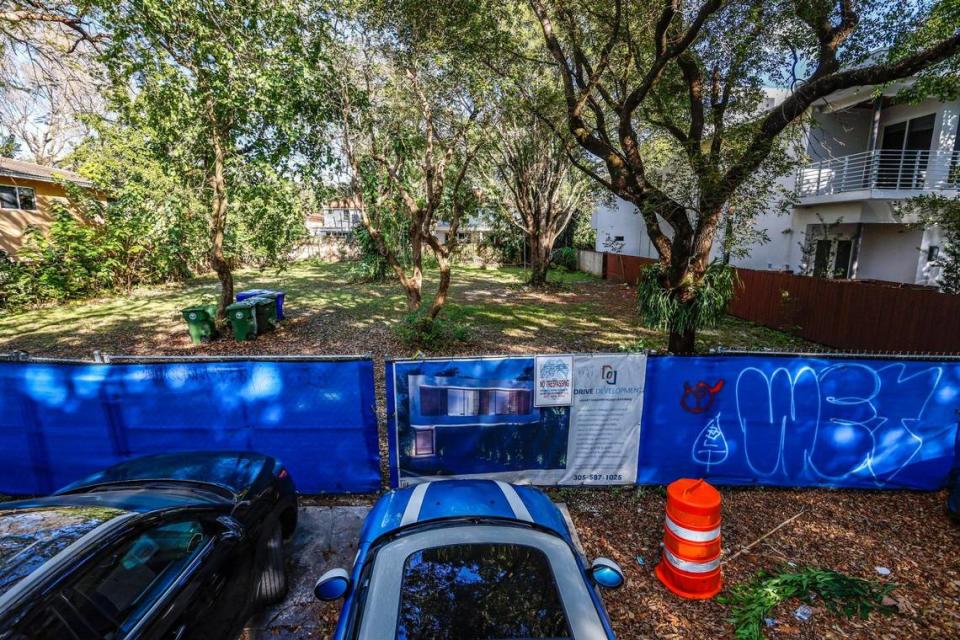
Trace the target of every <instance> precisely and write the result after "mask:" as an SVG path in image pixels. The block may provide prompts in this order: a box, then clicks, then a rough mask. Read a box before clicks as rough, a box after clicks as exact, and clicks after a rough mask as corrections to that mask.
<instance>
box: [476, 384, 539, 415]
mask: <svg viewBox="0 0 960 640" xmlns="http://www.w3.org/2000/svg"><path fill="white" fill-rule="evenodd" d="M529 412H530V391H528V390H527V389H484V390H483V391H482V392H481V394H480V414H481V415H485V416H519V415H523V414H525V413H529Z"/></svg>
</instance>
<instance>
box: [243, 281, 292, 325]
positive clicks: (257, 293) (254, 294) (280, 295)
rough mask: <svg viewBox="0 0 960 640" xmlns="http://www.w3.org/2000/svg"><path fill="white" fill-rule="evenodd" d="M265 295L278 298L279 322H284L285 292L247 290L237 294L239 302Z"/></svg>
mask: <svg viewBox="0 0 960 640" xmlns="http://www.w3.org/2000/svg"><path fill="white" fill-rule="evenodd" d="M264 295H276V296H277V320H283V291H280V290H274V289H247V290H246V291H239V292H237V302H240V301H241V300H246V299H247V298H256V297H257V296H264Z"/></svg>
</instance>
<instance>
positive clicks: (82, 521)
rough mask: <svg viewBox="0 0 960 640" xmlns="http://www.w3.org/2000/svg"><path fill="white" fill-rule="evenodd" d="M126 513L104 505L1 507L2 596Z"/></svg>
mask: <svg viewBox="0 0 960 640" xmlns="http://www.w3.org/2000/svg"><path fill="white" fill-rule="evenodd" d="M125 513H127V512H126V511H123V510H121V509H109V508H104V507H49V508H43V509H0V596H2V595H3V594H4V593H6V592H7V591H9V590H10V589H11V588H12V587H13V586H14V585H16V584H17V583H18V582H20V580H22V579H23V578H25V577H26V576H28V575H30V574H31V573H33V572H34V571H36V570H37V569H39V568H40V567H41V566H43V564H44V563H45V562H47V561H48V560H50V559H51V558H53V557H54V556H55V555H57V554H58V553H60V552H61V551H63V550H64V549H65V548H67V547H68V546H70V545H71V544H73V543H74V542H76V541H77V540H79V539H80V538H81V537H82V536H84V535H85V534H87V533H89V532H90V531H92V530H93V529H95V528H97V527H98V526H100V525H101V524H103V523H104V522H107V521H108V520H112V519H113V518H116V517H118V516H120V515H123V514H125Z"/></svg>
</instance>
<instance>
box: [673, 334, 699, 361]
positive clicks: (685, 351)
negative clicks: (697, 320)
mask: <svg viewBox="0 0 960 640" xmlns="http://www.w3.org/2000/svg"><path fill="white" fill-rule="evenodd" d="M696 348H697V330H696V329H687V330H686V331H683V332H678V331H671V332H670V344H669V350H670V353H673V354H676V355H690V354H693V353H694V352H695V351H696Z"/></svg>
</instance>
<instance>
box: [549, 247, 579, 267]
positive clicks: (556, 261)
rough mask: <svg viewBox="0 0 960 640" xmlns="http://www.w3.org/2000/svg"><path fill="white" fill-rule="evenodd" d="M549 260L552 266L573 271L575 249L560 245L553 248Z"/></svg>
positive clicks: (575, 258) (575, 265) (575, 256)
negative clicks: (557, 247)
mask: <svg viewBox="0 0 960 640" xmlns="http://www.w3.org/2000/svg"><path fill="white" fill-rule="evenodd" d="M550 262H551V263H553V265H554V266H556V267H560V268H562V269H566V270H567V271H570V272H574V271H576V270H577V250H576V249H574V248H573V247H560V248H559V249H554V250H553V255H551V256H550Z"/></svg>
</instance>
